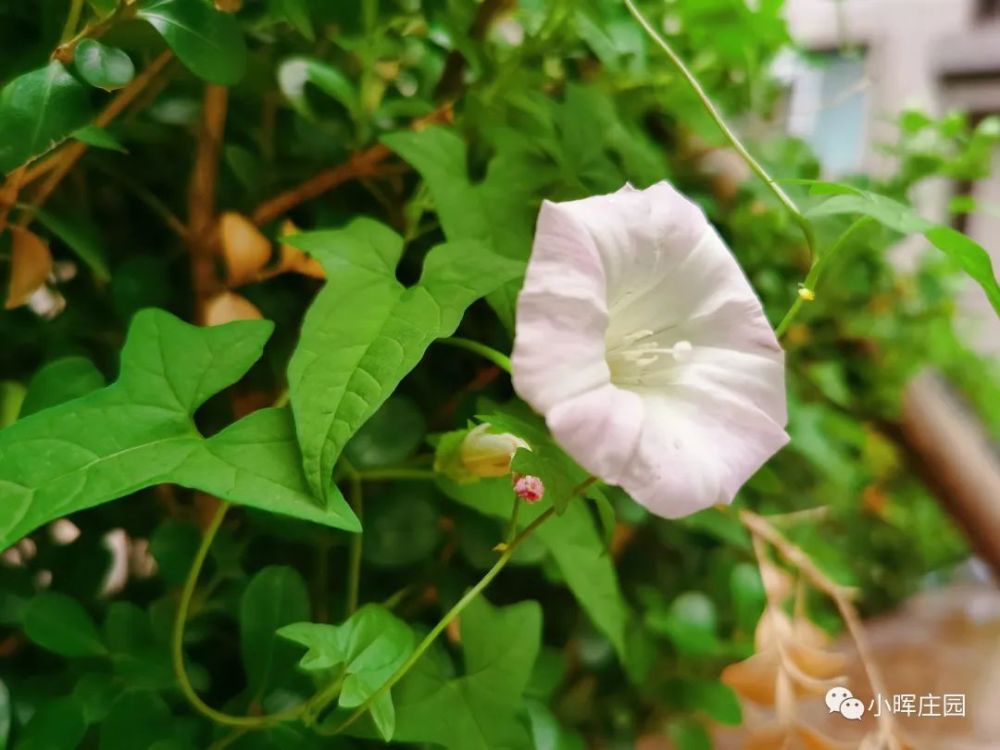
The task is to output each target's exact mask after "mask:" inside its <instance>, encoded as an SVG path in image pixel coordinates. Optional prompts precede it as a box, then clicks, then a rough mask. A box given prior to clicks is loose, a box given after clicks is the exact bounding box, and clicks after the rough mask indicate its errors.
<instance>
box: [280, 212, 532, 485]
mask: <svg viewBox="0 0 1000 750" xmlns="http://www.w3.org/2000/svg"><path fill="white" fill-rule="evenodd" d="M286 242H287V243H288V244H290V245H292V246H294V247H297V248H299V249H300V250H305V251H306V252H308V253H309V254H310V255H312V256H314V257H315V258H317V259H318V260H319V261H320V262H321V263H322V264H323V267H324V269H325V270H326V277H327V279H328V281H327V282H326V285H325V286H324V287H323V289H322V290H321V291H320V293H319V294H318V295H317V296H316V300H315V301H314V302H313V304H312V306H311V307H310V308H309V311H308V312H307V313H306V317H305V321H304V322H303V326H302V336H301V339H300V341H299V345H298V347H297V348H296V350H295V354H294V355H293V356H292V359H291V362H290V363H289V365H288V385H289V393H290V396H291V402H292V410H293V411H294V413H295V429H296V431H297V433H298V437H299V444H300V445H301V447H302V457H303V466H304V467H305V474H306V477H307V479H308V481H309V486H310V487H312V488H313V492H314V493H315V494H317V495H322V494H323V493H324V492H327V491H329V489H330V487H331V484H330V477H331V474H332V471H333V467H334V464H335V463H336V461H337V458H338V457H339V456H340V453H341V451H342V450H343V448H344V445H345V444H346V443H347V441H348V440H349V439H350V438H351V436H352V435H353V434H354V433H355V432H356V431H357V430H358V428H359V427H361V425H362V424H364V423H365V422H366V421H367V420H368V418H369V417H371V416H372V415H373V414H374V413H375V411H376V410H377V409H378V408H379V406H381V405H382V403H383V402H384V401H385V400H386V399H387V398H388V397H389V395H390V394H391V393H392V392H393V391H394V390H395V388H396V386H397V385H398V384H399V382H400V381H401V380H402V379H403V377H404V376H405V375H406V374H407V373H408V372H410V370H412V369H413V368H414V367H415V366H416V365H417V363H418V362H419V361H420V359H421V358H422V357H423V355H424V352H425V351H426V349H427V347H428V346H430V344H431V342H433V341H434V339H437V338H440V337H443V336H450V335H451V334H452V333H454V331H455V329H456V328H457V327H458V324H459V322H460V321H461V318H462V315H463V314H464V312H465V309H466V308H467V307H468V306H469V305H470V304H472V303H473V302H474V301H475V300H476V299H478V298H479V297H482V296H483V295H485V294H488V293H489V292H491V291H493V290H494V289H496V288H497V287H498V286H500V285H501V284H503V283H505V282H507V281H509V280H511V279H513V278H515V277H516V276H517V275H518V274H519V273H520V272H521V264H520V263H518V262H516V261H511V260H507V259H505V258H501V257H500V256H498V255H496V254H494V253H491V252H489V251H488V250H486V249H485V248H484V247H483V246H482V245H481V244H480V243H476V242H453V243H448V244H445V245H439V246H438V247H435V248H434V249H433V250H431V251H430V253H428V255H427V257H426V259H425V260H424V269H423V274H422V276H421V278H420V281H419V282H418V283H417V284H416V285H414V286H412V287H410V288H406V287H404V286H403V285H402V284H400V283H399V281H397V280H396V263H397V262H398V261H399V257H400V255H401V253H402V250H403V241H402V239H401V238H400V237H399V236H398V235H397V234H395V233H394V232H393V231H392V230H391V229H389V228H387V227H386V226H384V225H382V224H379V223H378V222H376V221H372V220H371V219H357V220H355V221H353V222H351V224H349V225H348V226H347V227H346V228H345V229H341V230H329V231H319V232H311V233H308V234H301V235H296V236H294V237H291V238H288V239H286Z"/></svg>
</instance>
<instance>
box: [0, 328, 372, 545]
mask: <svg viewBox="0 0 1000 750" xmlns="http://www.w3.org/2000/svg"><path fill="white" fill-rule="evenodd" d="M270 333H271V324H270V323H268V322H266V321H243V322H237V323H230V324H228V325H224V326H217V327H213V328H197V327H195V326H192V325H188V324H187V323H184V322H183V321H181V320H179V319H177V318H175V317H174V316H172V315H170V314H169V313H166V312H164V311H162V310H144V311H141V312H140V313H138V314H137V315H136V316H135V318H134V320H133V323H132V326H131V328H130V329H129V336H128V340H127V341H126V343H125V348H124V349H123V351H122V367H121V375H120V376H119V378H118V380H117V381H116V382H115V383H113V384H112V385H110V386H108V387H106V388H102V389H100V390H97V391H94V392H92V393H89V394H87V395H85V396H82V397H80V398H77V399H74V400H72V401H68V402H66V403H63V404H60V405H59V406H54V407H52V408H49V409H45V410H44V411H40V412H37V413H36V414H32V415H31V416H29V417H26V418H24V419H22V420H19V421H17V422H15V423H14V424H13V425H11V426H9V427H7V428H4V429H3V430H0V547H6V546H8V545H10V544H11V543H12V542H14V541H16V540H17V539H18V538H20V537H21V536H23V535H24V534H27V533H28V532H30V531H32V530H33V529H35V528H37V527H38V526H40V525H42V524H44V523H46V522H48V521H50V520H53V519H55V518H59V517H60V516H63V515H66V514H67V513H73V512H75V511H78V510H82V509H83V508H89V507H91V506H94V505H99V504H101V503H105V502H108V501H110V500H114V499H115V498H118V497H122V496H124V495H128V494H130V493H132V492H135V491H136V490H139V489H142V488H143V487H148V486H150V485H154V484H161V483H164V482H173V483H176V484H181V485H183V486H186V487H191V488H194V489H200V490H204V491H206V492H210V493H212V494H214V495H217V496H218V497H221V498H224V499H226V500H230V501H232V502H236V503H242V504H244V505H250V506H254V507H257V508H262V509H264V510H269V511H273V512H276V513H283V514H286V515H291V516H295V517H298V518H304V519H306V520H311V521H316V522H318V523H324V524H326V525H329V526H334V527H336V528H343V529H348V530H352V531H357V530H359V528H360V527H359V524H358V522H357V519H356V518H355V516H354V514H353V513H352V512H351V510H350V508H349V507H348V506H347V503H346V502H345V501H344V499H343V497H341V496H340V495H339V494H338V493H337V492H336V490H335V489H333V490H330V491H329V492H328V493H327V499H326V504H325V506H324V505H321V504H320V501H319V500H317V499H314V497H313V496H312V495H311V494H310V492H309V490H308V486H307V484H306V482H305V479H304V477H303V476H302V472H301V463H300V458H299V453H298V449H297V446H296V443H295V440H294V434H293V431H292V425H291V419H290V415H289V414H288V412H287V410H282V409H265V410H262V411H259V412H255V413H253V414H251V415H250V416H248V417H246V418H245V419H242V420H240V421H239V422H236V423H234V424H233V425H231V426H230V427H229V428H227V429H225V430H223V431H222V432H220V433H218V434H217V435H214V436H213V437H211V438H209V439H207V440H206V439H205V438H204V437H202V435H201V434H200V433H199V432H198V430H197V428H196V427H195V424H194V421H193V419H192V416H193V414H194V412H195V410H196V409H197V408H198V407H199V406H201V404H203V403H204V402H205V401H206V400H207V399H208V398H209V397H210V396H212V395H214V394H215V393H218V392H219V391H221V390H222V389H223V388H225V387H227V386H229V385H231V384H233V383H234V382H236V381H237V380H238V379H239V378H240V377H241V376H242V375H243V374H244V373H245V372H246V371H247V369H249V367H250V366H251V365H252V364H253V363H254V362H255V361H256V360H257V359H258V358H259V357H260V354H261V350H262V348H263V346H264V342H265V341H266V340H267V338H268V336H269V335H270Z"/></svg>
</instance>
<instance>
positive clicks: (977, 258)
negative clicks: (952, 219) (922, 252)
mask: <svg viewBox="0 0 1000 750" xmlns="http://www.w3.org/2000/svg"><path fill="white" fill-rule="evenodd" d="M924 236H925V237H926V238H927V239H928V240H930V241H931V242H932V243H933V244H934V245H935V246H936V247H937V248H938V249H939V250H943V251H944V252H945V254H947V255H948V257H949V258H951V259H952V260H954V261H955V262H956V263H958V265H959V266H961V267H962V270H963V271H965V272H966V273H967V274H968V275H969V276H971V277H972V279H973V280H974V281H976V282H977V283H978V284H979V286H981V287H982V288H983V291H984V292H985V293H986V298H987V299H988V300H989V301H990V304H991V305H993V309H994V310H995V311H996V313H997V315H1000V284H997V279H996V275H995V274H994V272H993V262H992V260H990V255H989V253H987V252H986V250H985V249H983V247H982V246H980V245H979V243H977V242H975V241H974V240H972V239H971V238H969V237H967V236H965V235H964V234H962V233H961V232H959V231H958V230H956V229H952V228H951V227H945V226H940V227H933V228H932V229H928V230H927V231H926V232H924Z"/></svg>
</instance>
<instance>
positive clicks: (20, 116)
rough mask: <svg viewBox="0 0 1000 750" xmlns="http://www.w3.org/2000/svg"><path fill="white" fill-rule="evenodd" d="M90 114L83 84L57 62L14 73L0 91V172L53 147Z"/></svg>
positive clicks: (88, 118) (5, 171)
mask: <svg viewBox="0 0 1000 750" xmlns="http://www.w3.org/2000/svg"><path fill="white" fill-rule="evenodd" d="M91 114H92V113H91V108H90V98H89V96H88V91H87V87H86V86H84V85H83V84H82V83H80V82H79V81H78V80H76V79H75V78H74V77H73V76H71V75H70V74H69V73H68V72H67V71H66V68H65V67H64V66H63V64H62V63H61V62H58V61H55V60H53V61H52V62H50V63H49V64H48V65H47V66H46V67H44V68H39V69H38V70H32V71H30V72H28V73H25V74H24V75H21V76H18V77H17V78H15V79H14V80H13V81H11V82H10V83H8V84H7V85H6V86H4V87H3V90H2V91H0V174H6V173H7V172H10V171H11V170H12V169H14V168H15V167H18V166H20V165H21V164H24V163H25V162H26V161H29V160H30V159H33V158H35V157H36V156H40V155H42V154H44V153H45V152H46V151H49V150H50V149H52V148H55V147H56V146H57V145H59V143H60V142H61V141H63V140H65V139H66V138H68V137H69V136H70V134H71V133H72V132H73V131H74V130H76V129H77V128H80V127H83V126H84V125H86V124H87V122H88V121H89V120H90V118H91Z"/></svg>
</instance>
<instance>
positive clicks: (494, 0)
mask: <svg viewBox="0 0 1000 750" xmlns="http://www.w3.org/2000/svg"><path fill="white" fill-rule="evenodd" d="M516 3H517V0H484V2H483V3H482V4H481V5H480V6H479V8H478V9H477V11H476V17H475V18H474V19H473V21H472V26H471V27H470V28H469V38H470V39H472V40H473V41H477V42H478V41H482V40H483V39H484V38H485V37H486V32H487V31H489V28H490V26H492V25H493V22H494V21H496V19H498V18H499V17H500V16H502V15H503V14H504V13H506V12H507V11H509V10H511V9H512V8H513V7H514V5H516ZM467 65H468V62H467V61H466V59H465V55H463V54H462V53H461V52H460V51H459V50H457V49H454V50H452V51H451V52H449V53H448V57H447V59H446V60H445V63H444V72H443V73H442V74H441V78H440V79H439V80H438V84H437V86H436V87H435V89H434V98H435V99H437V100H439V101H441V100H444V99H454V98H456V97H457V96H458V94H459V92H460V91H461V90H462V83H463V79H464V78H465V68H466V66H467Z"/></svg>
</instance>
